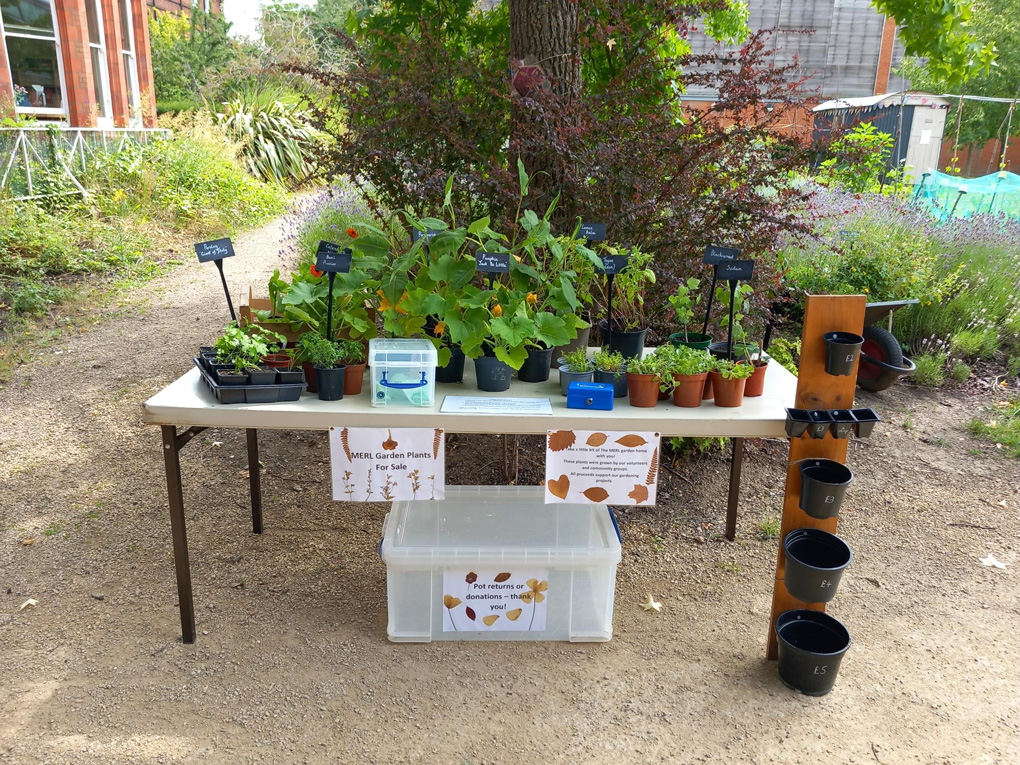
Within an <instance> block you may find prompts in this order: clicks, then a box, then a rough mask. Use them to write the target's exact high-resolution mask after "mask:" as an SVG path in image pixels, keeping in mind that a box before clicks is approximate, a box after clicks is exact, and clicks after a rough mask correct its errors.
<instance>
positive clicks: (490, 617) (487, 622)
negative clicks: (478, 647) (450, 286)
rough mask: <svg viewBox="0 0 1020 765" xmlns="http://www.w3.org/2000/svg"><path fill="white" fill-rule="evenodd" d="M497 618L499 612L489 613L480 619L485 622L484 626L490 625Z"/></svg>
mask: <svg viewBox="0 0 1020 765" xmlns="http://www.w3.org/2000/svg"><path fill="white" fill-rule="evenodd" d="M498 618H499V614H489V615H488V616H483V617H482V621H483V622H485V626H486V627H491V626H492V625H493V624H495V623H496V620H497V619H498Z"/></svg>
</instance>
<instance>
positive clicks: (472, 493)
mask: <svg viewBox="0 0 1020 765" xmlns="http://www.w3.org/2000/svg"><path fill="white" fill-rule="evenodd" d="M544 500H545V494H544V489H543V487H541V486H514V487H505V486H480V487H475V486H450V487H448V488H447V489H446V499H445V500H441V501H421V500H418V501H405V502H394V503H393V507H392V509H391V510H390V513H389V514H388V515H387V516H386V521H385V523H384V525H383V539H382V544H381V546H380V553H381V555H382V559H383V561H384V562H385V563H386V589H387V597H388V605H389V623H388V626H387V634H388V636H389V639H390V640H392V641H395V642H421V643H427V642H430V641H433V640H569V641H571V642H597V641H605V640H609V639H610V638H611V637H612V636H613V596H614V593H615V590H616V566H617V564H618V563H619V562H620V537H619V532H618V531H617V528H616V522H615V519H614V518H613V516H612V513H611V511H610V510H609V509H608V508H607V507H606V506H605V505H598V504H583V505H564V504H555V505H546V504H544Z"/></svg>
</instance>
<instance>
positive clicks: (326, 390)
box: [315, 366, 347, 401]
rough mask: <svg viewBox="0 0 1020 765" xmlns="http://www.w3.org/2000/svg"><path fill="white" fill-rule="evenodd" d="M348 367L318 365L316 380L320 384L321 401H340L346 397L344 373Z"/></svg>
mask: <svg viewBox="0 0 1020 765" xmlns="http://www.w3.org/2000/svg"><path fill="white" fill-rule="evenodd" d="M346 372H347V367H346V366H343V367H332V368H329V367H316V368H315V382H316V384H317V385H318V386H319V401H339V400H340V399H342V398H343V397H344V375H345V374H346Z"/></svg>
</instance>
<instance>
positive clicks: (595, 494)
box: [581, 486, 609, 502]
mask: <svg viewBox="0 0 1020 765" xmlns="http://www.w3.org/2000/svg"><path fill="white" fill-rule="evenodd" d="M581 493H582V494H584V496H586V497H587V498H588V499H590V500H591V501H592V502H602V501H603V500H605V499H606V497H608V496H609V492H608V491H606V490H605V489H603V488H602V487H601V486H592V487H591V488H590V489H585V490H584V491H583V492H581Z"/></svg>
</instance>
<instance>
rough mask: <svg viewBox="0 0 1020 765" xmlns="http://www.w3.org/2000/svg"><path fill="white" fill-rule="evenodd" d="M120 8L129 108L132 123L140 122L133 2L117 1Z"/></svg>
mask: <svg viewBox="0 0 1020 765" xmlns="http://www.w3.org/2000/svg"><path fill="white" fill-rule="evenodd" d="M117 3H118V5H119V6H120V44H121V51H120V52H121V57H122V58H123V59H124V73H125V75H126V77H127V88H128V107H129V110H130V112H131V120H132V122H138V121H139V120H140V119H141V117H142V115H141V94H140V93H139V91H138V60H137V56H136V55H135V30H134V25H133V24H132V21H133V20H134V15H133V13H132V9H131V0H117Z"/></svg>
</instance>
